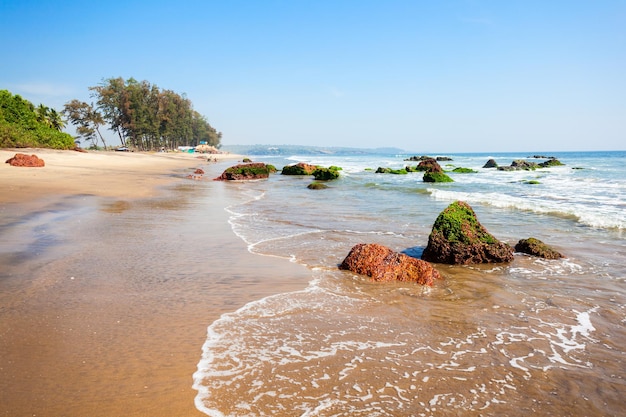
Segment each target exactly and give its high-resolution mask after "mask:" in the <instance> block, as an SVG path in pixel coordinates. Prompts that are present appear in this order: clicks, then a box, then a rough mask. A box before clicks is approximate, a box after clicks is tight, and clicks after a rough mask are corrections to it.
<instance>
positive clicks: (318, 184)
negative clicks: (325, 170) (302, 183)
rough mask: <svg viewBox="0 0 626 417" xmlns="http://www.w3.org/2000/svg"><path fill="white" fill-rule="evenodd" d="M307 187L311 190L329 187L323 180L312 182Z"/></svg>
mask: <svg viewBox="0 0 626 417" xmlns="http://www.w3.org/2000/svg"><path fill="white" fill-rule="evenodd" d="M306 188H308V189H309V190H323V189H326V188H328V185H326V184H324V183H322V182H312V183H310V184H309V185H307V186H306Z"/></svg>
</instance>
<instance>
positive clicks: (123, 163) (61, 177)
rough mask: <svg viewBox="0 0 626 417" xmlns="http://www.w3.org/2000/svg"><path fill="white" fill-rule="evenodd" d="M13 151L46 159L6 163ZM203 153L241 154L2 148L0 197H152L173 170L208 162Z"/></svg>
mask: <svg viewBox="0 0 626 417" xmlns="http://www.w3.org/2000/svg"><path fill="white" fill-rule="evenodd" d="M16 153H23V154H27V155H37V156H38V157H40V158H41V159H43V160H44V162H45V166H44V167H41V168H27V167H13V166H10V165H9V164H7V163H4V162H5V161H6V160H7V159H9V158H11V157H13V156H14V155H15V154H16ZM207 158H211V159H214V158H215V159H217V161H225V160H237V159H241V158H243V156H242V155H236V154H197V155H196V154H189V153H184V152H164V153H160V152H115V151H90V152H78V151H74V150H69V151H60V150H54V149H40V148H24V149H17V148H15V149H6V148H5V149H0V161H1V162H2V164H0V203H5V204H6V203H28V202H32V201H33V200H35V199H37V198H39V197H49V196H54V195H58V194H63V195H98V196H101V197H118V198H137V197H139V198H145V197H151V196H154V195H156V194H157V193H158V189H157V186H159V185H163V184H166V183H168V182H170V181H171V180H172V175H174V174H175V173H177V172H180V171H183V170H185V169H189V170H191V169H195V168H197V167H198V166H199V165H206V164H207ZM190 173H191V172H190Z"/></svg>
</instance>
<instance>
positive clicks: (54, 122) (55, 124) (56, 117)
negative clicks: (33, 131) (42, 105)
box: [48, 109, 65, 132]
mask: <svg viewBox="0 0 626 417" xmlns="http://www.w3.org/2000/svg"><path fill="white" fill-rule="evenodd" d="M48 120H49V121H50V125H51V127H52V128H54V129H56V130H58V131H59V132H60V131H61V130H63V128H65V120H63V117H62V116H61V113H59V112H57V111H56V110H55V109H49V112H48Z"/></svg>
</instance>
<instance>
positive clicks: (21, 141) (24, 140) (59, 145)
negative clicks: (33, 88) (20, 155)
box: [0, 90, 76, 149]
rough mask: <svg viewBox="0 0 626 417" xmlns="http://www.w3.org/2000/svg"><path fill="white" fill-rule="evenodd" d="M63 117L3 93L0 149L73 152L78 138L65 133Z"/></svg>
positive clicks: (1, 98)
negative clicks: (75, 139) (62, 130)
mask: <svg viewBox="0 0 626 417" xmlns="http://www.w3.org/2000/svg"><path fill="white" fill-rule="evenodd" d="M63 125H64V122H63V121H62V119H61V117H60V115H59V113H57V112H56V110H54V109H50V108H48V107H46V106H44V105H43V104H42V105H40V106H39V107H37V108H35V106H33V104H32V103H31V102H30V101H28V100H25V99H23V98H22V97H20V96H19V95H13V94H11V93H10V92H9V91H7V90H0V147H3V148H26V147H31V148H53V149H73V148H74V147H75V146H76V145H75V144H74V138H72V136H70V135H69V134H67V133H62V132H60V131H59V129H61V128H62V126H63Z"/></svg>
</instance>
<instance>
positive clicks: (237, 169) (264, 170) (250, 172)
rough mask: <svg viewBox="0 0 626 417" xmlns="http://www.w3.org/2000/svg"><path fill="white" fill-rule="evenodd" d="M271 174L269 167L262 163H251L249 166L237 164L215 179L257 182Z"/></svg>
mask: <svg viewBox="0 0 626 417" xmlns="http://www.w3.org/2000/svg"><path fill="white" fill-rule="evenodd" d="M270 172H271V168H270V166H269V165H265V164H264V163H262V162H253V163H250V164H239V165H235V166H232V167H230V168H227V169H226V170H224V172H223V173H222V175H220V176H219V177H217V178H215V180H217V181H224V180H227V181H244V180H258V179H264V178H268V177H269V175H270Z"/></svg>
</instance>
